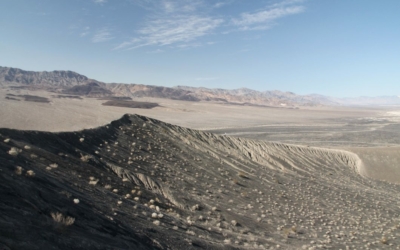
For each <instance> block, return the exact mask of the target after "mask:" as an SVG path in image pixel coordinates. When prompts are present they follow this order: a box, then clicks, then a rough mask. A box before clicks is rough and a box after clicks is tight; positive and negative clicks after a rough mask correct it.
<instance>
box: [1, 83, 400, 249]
mask: <svg viewBox="0 0 400 250" xmlns="http://www.w3.org/2000/svg"><path fill="white" fill-rule="evenodd" d="M10 94H13V95H20V96H23V95H34V96H39V97H42V98H47V99H49V101H50V102H49V103H40V102H29V101H25V100H23V99H21V100H20V101H16V100H10V99H6V97H7V96H10ZM133 101H140V102H152V103H157V104H158V105H159V106H158V107H154V108H152V109H140V108H125V107H111V106H104V105H102V104H103V103H104V102H105V100H100V99H97V98H87V97H82V98H71V96H69V97H68V96H67V97H66V98H59V97H57V96H54V93H48V92H45V91H27V90H24V89H8V88H7V89H1V90H0V107H1V108H0V117H1V120H0V128H2V129H0V162H1V169H0V170H1V171H0V178H1V180H0V192H1V193H0V197H1V200H0V247H3V248H4V249H399V245H400V238H399V237H400V219H399V213H400V200H399V198H398V193H399V191H400V186H399V185H398V184H395V183H397V182H398V181H399V179H400V170H399V169H400V168H399V162H400V161H399V160H400V158H399V157H400V148H399V146H400V139H399V138H400V137H399V133H400V129H399V126H400V125H399V121H400V120H399V117H400V116H399V111H398V110H399V108H396V107H381V108H372V107H364V108H360V107H358V108H349V107H308V108H299V109H290V108H271V107H256V106H240V105H229V104H222V103H219V102H215V103H212V102H186V101H174V100H167V99H157V98H133ZM124 114H130V115H124ZM121 117H122V118H121ZM111 121H113V122H111ZM110 122H111V123H110ZM16 129H18V130H16ZM82 129H85V130H82ZM32 130H33V131H32ZM47 131H50V132H47ZM57 213H58V214H57ZM72 218H73V219H74V220H73V222H72V223H71V221H72Z"/></svg>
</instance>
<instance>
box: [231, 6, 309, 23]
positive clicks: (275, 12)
mask: <svg viewBox="0 0 400 250" xmlns="http://www.w3.org/2000/svg"><path fill="white" fill-rule="evenodd" d="M300 2H302V1H300V0H291V1H283V2H280V3H276V4H273V5H270V6H268V7H266V8H265V9H263V10H259V11H256V12H252V13H250V12H245V13H242V14H241V15H240V18H236V19H233V20H232V22H233V24H234V25H236V26H238V27H239V28H240V29H241V30H263V29H268V28H270V27H271V26H272V25H273V24H274V21H275V20H276V19H279V18H282V17H285V16H288V15H294V14H298V13H301V12H303V11H304V10H305V7H304V6H302V5H299V3H300Z"/></svg>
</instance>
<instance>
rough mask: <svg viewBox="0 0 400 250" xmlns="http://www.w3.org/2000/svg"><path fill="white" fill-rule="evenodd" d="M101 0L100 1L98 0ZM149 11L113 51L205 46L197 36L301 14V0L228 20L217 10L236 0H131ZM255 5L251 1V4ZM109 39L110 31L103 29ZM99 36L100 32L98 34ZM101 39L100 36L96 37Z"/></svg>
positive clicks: (264, 26)
mask: <svg viewBox="0 0 400 250" xmlns="http://www.w3.org/2000/svg"><path fill="white" fill-rule="evenodd" d="M102 1H104V0H102ZM132 1H134V2H135V3H136V4H138V5H139V6H141V7H142V8H144V9H145V10H146V11H148V12H149V13H150V14H149V15H147V19H145V20H144V21H143V22H142V24H141V26H140V27H139V28H138V29H137V30H136V31H135V33H134V34H132V35H133V36H132V37H131V38H130V39H127V40H125V41H122V42H121V43H120V44H119V45H117V46H116V47H114V50H120V49H136V48H140V47H145V46H155V47H162V46H168V47H173V48H180V49H186V48H193V47H199V46H203V45H209V43H207V42H209V41H207V40H205V41H204V40H203V41H202V42H201V40H200V38H203V37H206V36H208V35H210V34H228V33H231V32H237V31H243V30H265V29H268V28H270V27H272V26H273V25H274V24H275V23H276V20H277V19H280V18H283V17H285V16H289V15H294V14H298V13H301V12H303V11H304V10H305V7H304V5H303V2H304V1H305V0H283V1H277V2H275V3H273V4H270V5H267V6H265V7H264V8H262V9H258V10H255V11H253V12H250V11H249V12H242V13H238V14H236V17H234V18H230V19H228V17H226V16H224V14H223V13H222V12H220V11H218V9H219V8H222V7H223V6H226V5H231V4H235V3H238V4H240V3H239V1H237V0H219V1H216V2H214V3H211V2H209V1H205V0H159V1H151V0H132ZM254 5H255V4H254ZM227 20H228V21H227ZM103 35H104V37H105V38H106V39H107V40H109V37H111V35H110V34H108V35H107V32H103ZM99 37H100V38H101V37H102V36H101V34H99ZM100 40H102V39H100Z"/></svg>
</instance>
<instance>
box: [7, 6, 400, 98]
mask: <svg viewBox="0 0 400 250" xmlns="http://www.w3.org/2000/svg"><path fill="white" fill-rule="evenodd" d="M399 10H400V1H398V0H384V1H372V0H341V1H339V0H338V1H333V0H331V1H328V0H215V1H211V0H154V1H153V0H36V1H33V0H2V1H1V3H0V55H1V56H0V66H6V67H16V68H21V69H24V70H33V71H52V70H72V71H75V72H77V73H80V74H83V75H85V76H87V77H89V78H92V79H96V80H99V81H104V82H117V83H137V84H146V85H158V86H168V87H172V86H177V85H184V86H195V87H200V86H201V87H207V88H224V89H237V88H250V89H254V90H258V91H268V90H280V91H291V92H294V93H296V94H302V95H304V94H321V95H328V96H334V97H356V96H384V95H400V15H399Z"/></svg>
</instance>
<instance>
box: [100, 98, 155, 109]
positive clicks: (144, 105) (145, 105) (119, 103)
mask: <svg viewBox="0 0 400 250" xmlns="http://www.w3.org/2000/svg"><path fill="white" fill-rule="evenodd" d="M102 105H104V106H114V107H124V108H140V109H152V108H155V107H158V106H159V105H158V103H154V102H136V101H125V100H109V101H106V102H105V103H103V104H102Z"/></svg>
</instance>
